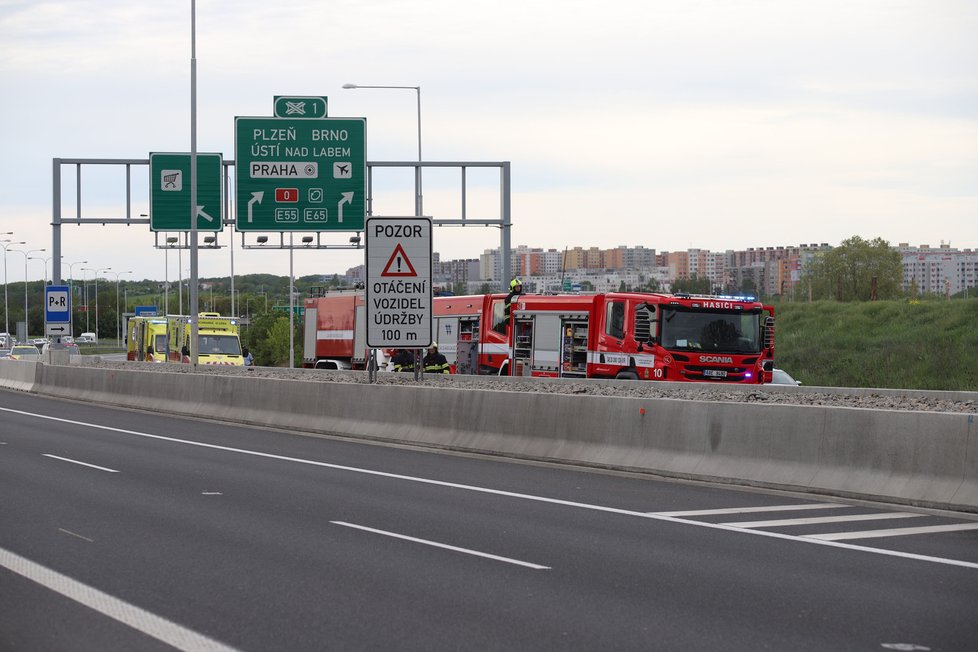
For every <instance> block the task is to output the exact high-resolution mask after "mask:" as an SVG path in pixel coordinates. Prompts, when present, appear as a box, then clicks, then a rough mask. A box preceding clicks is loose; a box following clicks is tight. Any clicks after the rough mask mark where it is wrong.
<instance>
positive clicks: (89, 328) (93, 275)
mask: <svg viewBox="0 0 978 652" xmlns="http://www.w3.org/2000/svg"><path fill="white" fill-rule="evenodd" d="M81 271H83V272H91V273H92V278H93V280H94V281H95V342H96V343H98V279H97V278H95V275H96V274H98V270H97V269H95V268H94V267H82V268H81ZM89 308H91V306H89V305H88V281H87V279H86V281H85V330H86V331H91V329H92V327H91V324H89V322H88V313H89Z"/></svg>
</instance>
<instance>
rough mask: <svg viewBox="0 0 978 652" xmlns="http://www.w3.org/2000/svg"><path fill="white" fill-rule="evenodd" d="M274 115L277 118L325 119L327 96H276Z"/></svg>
mask: <svg viewBox="0 0 978 652" xmlns="http://www.w3.org/2000/svg"><path fill="white" fill-rule="evenodd" d="M272 108H273V111H272V113H273V114H274V115H275V117H276V118H325V117H326V96H325V95H309V96H304V95H299V96H295V95H276V96H275V98H274V103H273V107H272Z"/></svg>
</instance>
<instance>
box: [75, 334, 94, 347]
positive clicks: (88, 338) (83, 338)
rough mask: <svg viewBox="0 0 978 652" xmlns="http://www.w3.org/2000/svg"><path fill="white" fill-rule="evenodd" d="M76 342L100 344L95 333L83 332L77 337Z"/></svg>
mask: <svg viewBox="0 0 978 652" xmlns="http://www.w3.org/2000/svg"><path fill="white" fill-rule="evenodd" d="M75 344H98V339H97V338H96V337H95V333H82V334H81V335H79V336H78V337H76V338H75Z"/></svg>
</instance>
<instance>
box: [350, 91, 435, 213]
mask: <svg viewBox="0 0 978 652" xmlns="http://www.w3.org/2000/svg"><path fill="white" fill-rule="evenodd" d="M343 88H345V89H346V90H354V89H357V88H382V89H389V90H412V91H414V92H415V93H417V96H418V167H417V169H416V170H415V171H414V189H415V197H414V214H415V215H417V216H418V217H421V215H422V214H423V213H422V201H421V87H420V86H361V85H360V84H343Z"/></svg>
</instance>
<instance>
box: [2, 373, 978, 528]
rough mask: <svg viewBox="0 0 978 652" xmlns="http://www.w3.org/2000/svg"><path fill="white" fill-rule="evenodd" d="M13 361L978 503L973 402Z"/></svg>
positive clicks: (529, 444)
mask: <svg viewBox="0 0 978 652" xmlns="http://www.w3.org/2000/svg"><path fill="white" fill-rule="evenodd" d="M176 378H177V377H176V375H175V374H173V373H167V372H165V371H152V372H148V371H140V370H138V369H133V370H129V369H128V368H125V369H117V368H100V367H92V366H86V365H80V366H75V365H72V366H57V365H45V364H43V363H31V362H19V361H18V362H5V363H3V364H0V387H7V388H11V389H19V390H22V391H28V392H33V393H37V394H41V395H45V396H52V397H58V398H66V399H74V400H79V401H90V402H96V403H102V404H106V405H116V406H124V407H130V408H139V409H145V410H153V411H160V412H167V413H172V414H186V415H193V416H195V417H209V418H214V419H220V420H223V421H231V422H237V423H244V424H253V425H262V426H274V427H277V428H288V429H293V430H298V431H305V432H314V433H320V434H331V435H341V436H348V437H357V438H363V439H370V440H382V441H390V442H398V443H410V444H418V445H423V446H430V447H436V448H442V449H450V450H458V451H468V452H476V453H487V454H493V455H505V456H509V457H518V458H523V459H531V460H542V461H549V462H558V463H569V464H577V465H586V466H593V467H600V468H607V469H618V470H627V471H637V472H644V473H653V474H657V475H664V476H670V477H679V478H687V479H696V480H706V481H713V482H726V483H734V484H742V485H751V486H760V487H770V488H777V489H786V490H794V491H805V492H812V493H818V494H826V495H833V496H840V497H847V498H858V499H868V500H881V501H886V502H893V503H902V504H909V505H915V506H920V507H928V508H937V509H949V510H958V511H971V512H978V430H976V429H975V424H974V420H975V419H974V416H975V415H974V414H969V413H945V412H914V411H903V410H872V409H862V408H844V407H828V406H799V405H784V404H760V403H724V402H707V401H695V400H676V399H649V398H632V397H627V398H626V397H605V396H581V395H567V394H553V393H531V392H515V391H506V390H505V385H501V386H500V389H498V390H497V389H493V390H472V389H454V388H451V387H447V386H445V384H444V383H434V384H433V385H428V384H422V385H409V386H405V385H380V384H374V385H372V384H363V383H343V382H333V383H329V384H328V386H326V385H324V384H323V383H320V382H305V381H301V380H282V379H272V378H255V377H249V376H246V375H245V376H241V375H228V376H225V375H216V374H207V373H181V374H179V376H178V381H177V380H175V379H176Z"/></svg>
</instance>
